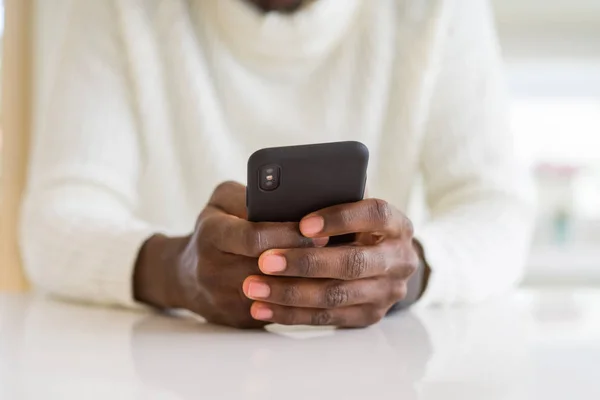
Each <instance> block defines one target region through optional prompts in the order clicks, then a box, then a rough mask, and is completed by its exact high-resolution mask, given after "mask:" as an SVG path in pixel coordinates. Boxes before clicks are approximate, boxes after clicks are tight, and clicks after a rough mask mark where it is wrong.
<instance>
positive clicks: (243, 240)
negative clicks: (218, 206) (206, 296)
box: [199, 213, 327, 258]
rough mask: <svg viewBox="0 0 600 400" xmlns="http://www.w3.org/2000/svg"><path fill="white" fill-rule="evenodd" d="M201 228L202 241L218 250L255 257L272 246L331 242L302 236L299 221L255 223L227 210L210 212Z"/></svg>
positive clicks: (309, 245)
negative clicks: (206, 241)
mask: <svg viewBox="0 0 600 400" xmlns="http://www.w3.org/2000/svg"><path fill="white" fill-rule="evenodd" d="M199 229H200V230H201V234H200V240H208V241H210V243H212V244H213V245H214V246H215V247H216V248H217V249H219V250H221V251H223V252H225V253H231V254H237V255H242V256H246V257H254V258H258V257H259V256H260V255H261V254H262V253H264V252H265V251H267V250H269V249H274V248H301V247H313V246H322V245H324V244H323V243H326V242H327V241H326V240H324V239H318V240H317V239H310V238H306V237H304V236H302V235H301V234H300V231H299V230H298V224H297V223H272V222H261V223H255V222H248V221H246V220H244V219H241V218H238V217H235V216H233V215H227V214H224V213H214V214H210V215H209V216H208V217H207V218H205V219H204V220H202V223H201V226H199Z"/></svg>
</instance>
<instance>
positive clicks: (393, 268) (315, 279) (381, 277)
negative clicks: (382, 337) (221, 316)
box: [243, 199, 420, 327]
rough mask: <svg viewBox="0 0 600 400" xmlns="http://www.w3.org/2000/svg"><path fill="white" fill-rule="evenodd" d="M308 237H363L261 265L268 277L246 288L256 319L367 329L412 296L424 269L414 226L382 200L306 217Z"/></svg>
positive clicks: (272, 257)
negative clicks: (410, 287)
mask: <svg viewBox="0 0 600 400" xmlns="http://www.w3.org/2000/svg"><path fill="white" fill-rule="evenodd" d="M300 231H301V232H302V234H303V235H304V236H306V237H309V238H329V237H331V236H338V235H345V234H356V242H354V243H352V244H349V245H344V246H338V247H324V248H298V249H274V250H269V251H266V252H265V253H263V254H262V255H261V257H260V258H259V267H260V270H261V271H262V272H263V273H264V274H265V276H257V275H253V276H250V277H248V278H247V279H246V280H245V281H244V284H243V291H244V294H245V295H246V296H247V297H248V298H250V299H252V300H254V301H255V302H254V303H253V305H252V307H251V314H252V317H253V318H255V319H257V320H262V321H268V322H273V323H279V324H285V325H334V326H338V327H365V326H368V325H372V324H374V323H376V322H378V321H380V320H381V319H382V318H383V317H384V316H385V315H386V313H387V312H388V311H389V310H390V308H391V307H392V306H394V305H395V304H396V303H397V302H399V301H400V300H403V299H404V298H405V297H406V295H407V283H408V280H409V278H410V277H411V276H412V275H413V274H414V273H415V272H416V271H417V269H418V268H419V264H420V260H419V254H418V252H417V250H416V248H415V243H414V240H413V227H412V223H411V222H410V220H409V219H408V218H407V217H406V216H404V215H403V214H402V213H401V212H400V211H398V210H397V209H396V208H395V207H393V206H392V205H390V204H388V203H387V202H385V201H383V200H378V199H368V200H363V201H360V202H357V203H351V204H344V205H340V206H334V207H330V208H326V209H323V210H321V211H318V212H315V213H312V214H310V215H308V216H306V217H305V218H304V219H303V220H302V221H301V222H300Z"/></svg>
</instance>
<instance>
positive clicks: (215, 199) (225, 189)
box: [209, 181, 240, 205]
mask: <svg viewBox="0 0 600 400" xmlns="http://www.w3.org/2000/svg"><path fill="white" fill-rule="evenodd" d="M237 186H240V184H239V183H237V182H233V181H225V182H221V183H219V184H218V185H217V187H216V188H215V190H214V191H213V194H212V196H211V198H210V201H209V203H210V204H213V205H219V204H220V203H221V202H222V201H223V199H225V198H227V197H228V196H229V195H230V194H231V193H232V191H234V190H235V189H236V187H237Z"/></svg>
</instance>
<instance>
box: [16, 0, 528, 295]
mask: <svg viewBox="0 0 600 400" xmlns="http://www.w3.org/2000/svg"><path fill="white" fill-rule="evenodd" d="M72 4H73V9H72V10H71V17H70V26H69V28H68V33H67V35H66V43H64V45H63V46H62V51H63V54H62V57H61V65H60V67H59V68H58V71H59V72H58V75H57V76H56V77H55V80H54V81H53V82H52V87H53V91H52V94H51V100H50V102H49V106H48V109H47V110H43V111H44V112H43V115H45V117H44V119H43V120H41V121H37V124H36V126H38V127H39V129H37V130H36V132H35V135H34V140H33V142H34V144H33V148H32V155H31V165H30V170H29V182H28V191H27V196H26V201H25V205H24V208H23V218H22V234H21V243H22V250H23V254H24V259H25V263H26V267H27V270H28V272H29V274H30V277H31V279H32V280H33V282H34V283H35V284H36V285H37V286H38V287H40V288H42V289H44V290H47V291H49V292H52V293H54V294H58V295H61V296H64V297H68V298H73V299H79V300H83V301H90V302H95V303H101V304H110V305H125V306H133V305H135V302H134V301H133V298H132V282H131V280H132V273H133V267H134V263H135V259H136V256H137V253H138V251H139V248H140V246H141V245H142V243H143V242H144V240H145V239H146V238H148V237H149V236H150V235H152V234H153V233H156V232H162V233H166V234H185V233H188V232H190V231H191V229H192V228H193V226H194V222H195V220H196V217H197V215H198V213H199V212H200V211H201V210H202V208H203V206H204V204H205V203H206V201H207V199H208V197H209V196H210V193H211V192H212V190H213V188H214V187H215V186H216V185H217V184H218V183H219V182H222V181H224V180H230V179H234V180H238V181H240V182H244V181H245V166H246V160H247V158H248V156H249V155H250V154H251V153H252V152H253V151H255V150H257V149H259V148H261V147H270V146H280V145H292V144H301V143H311V142H323V141H335V140H360V141H362V142H364V143H365V144H366V145H367V146H368V147H369V148H370V150H371V155H372V161H371V166H370V171H369V194H370V195H371V196H374V197H381V198H383V199H386V200H388V201H390V202H391V203H393V204H395V205H396V206H397V207H399V208H400V209H401V210H407V207H408V204H409V200H410V198H411V196H412V195H413V194H414V193H413V191H414V187H415V184H416V182H417V181H418V180H419V177H422V180H423V182H424V187H425V195H426V196H425V198H426V203H427V208H428V209H429V219H428V220H427V221H426V222H425V223H424V224H419V225H418V226H417V237H418V238H419V240H420V241H421V242H422V244H423V246H424V249H425V253H426V258H427V261H428V263H429V264H430V265H431V268H432V270H433V273H432V276H431V281H430V285H429V288H428V290H427V292H426V294H425V296H424V298H423V299H422V301H421V304H423V305H427V304H453V303H463V302H472V301H479V300H482V299H485V298H487V297H489V296H491V295H494V294H498V293H502V292H504V291H506V290H508V289H509V288H510V287H511V286H513V285H514V284H515V283H516V282H517V281H518V279H519V278H520V276H521V274H522V269H523V265H524V259H525V255H526V250H527V245H528V239H529V234H530V231H531V222H532V210H531V203H530V193H529V191H528V180H527V178H526V175H525V174H524V172H523V170H521V169H520V168H519V167H518V164H517V163H516V161H515V160H514V157H513V153H514V151H513V143H512V137H511V135H510V131H509V127H508V120H507V96H506V93H505V90H504V86H503V80H502V74H501V61H500V56H499V50H498V46H497V43H496V38H495V35H494V32H493V26H492V18H491V15H490V10H489V5H488V3H487V2H486V1H483V0H423V1H412V0H370V1H360V0H352V1H349V0H319V1H317V2H314V3H311V4H310V5H308V6H307V7H306V8H305V9H302V10H300V11H299V12H298V13H296V14H293V15H278V14H267V15H263V14H260V13H259V12H257V11H256V10H254V9H253V8H252V7H251V6H250V5H248V4H247V3H245V2H242V1H240V0H219V1H214V0H190V1H184V0H118V1H117V0H104V1H97V0H79V1H75V2H72ZM409 216H410V215H409Z"/></svg>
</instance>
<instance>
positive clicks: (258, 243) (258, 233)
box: [244, 224, 266, 257]
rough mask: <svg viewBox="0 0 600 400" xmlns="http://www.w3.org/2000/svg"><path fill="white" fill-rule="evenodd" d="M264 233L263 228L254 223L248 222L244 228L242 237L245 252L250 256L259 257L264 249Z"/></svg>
mask: <svg viewBox="0 0 600 400" xmlns="http://www.w3.org/2000/svg"><path fill="white" fill-rule="evenodd" d="M265 236H266V235H265V234H264V232H263V230H262V229H261V228H260V227H259V226H258V225H256V224H250V225H249V226H248V228H247V229H246V234H245V237H244V246H245V248H246V253H247V254H248V255H250V256H252V257H259V256H260V255H261V253H262V252H263V251H264V250H263V249H265V250H266V246H265V241H266V237H265Z"/></svg>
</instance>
